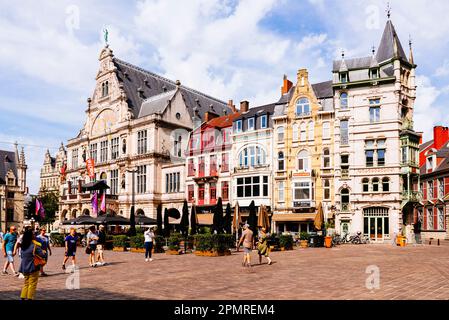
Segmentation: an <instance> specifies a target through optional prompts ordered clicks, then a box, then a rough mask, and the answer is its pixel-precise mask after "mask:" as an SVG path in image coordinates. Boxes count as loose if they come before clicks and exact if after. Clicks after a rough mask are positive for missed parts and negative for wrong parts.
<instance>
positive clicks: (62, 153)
mask: <svg viewBox="0 0 449 320" xmlns="http://www.w3.org/2000/svg"><path fill="white" fill-rule="evenodd" d="M66 163H67V152H66V150H65V148H64V144H63V143H61V146H60V147H59V150H58V152H57V153H56V155H55V157H52V156H51V154H50V151H49V150H47V152H46V153H45V158H44V163H43V165H42V168H41V174H40V186H39V196H41V195H43V194H45V193H47V192H53V193H56V194H58V193H59V188H60V185H61V171H64V170H65V169H64V168H65V167H64V166H65V165H66Z"/></svg>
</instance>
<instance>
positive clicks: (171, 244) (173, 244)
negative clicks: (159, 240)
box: [168, 233, 183, 251]
mask: <svg viewBox="0 0 449 320" xmlns="http://www.w3.org/2000/svg"><path fill="white" fill-rule="evenodd" d="M182 239H183V237H182V235H181V234H180V233H173V234H172V235H171V236H170V238H168V248H169V249H170V250H176V251H178V250H179V243H180V242H181V241H182Z"/></svg>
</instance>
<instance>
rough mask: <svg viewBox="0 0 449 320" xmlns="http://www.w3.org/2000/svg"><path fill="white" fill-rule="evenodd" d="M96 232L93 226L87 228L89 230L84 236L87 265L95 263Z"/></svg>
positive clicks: (92, 265) (93, 265)
mask: <svg viewBox="0 0 449 320" xmlns="http://www.w3.org/2000/svg"><path fill="white" fill-rule="evenodd" d="M97 241H98V233H97V231H96V230H95V226H91V227H90V228H89V232H88V233H87V236H86V243H87V247H86V253H87V254H88V255H89V266H91V267H96V266H97V264H96V263H95V250H96V249H97Z"/></svg>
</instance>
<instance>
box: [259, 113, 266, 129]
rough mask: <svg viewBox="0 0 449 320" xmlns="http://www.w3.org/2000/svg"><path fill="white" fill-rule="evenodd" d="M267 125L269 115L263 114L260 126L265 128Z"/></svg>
mask: <svg viewBox="0 0 449 320" xmlns="http://www.w3.org/2000/svg"><path fill="white" fill-rule="evenodd" d="M266 127H267V115H266V114H265V115H263V116H261V117H260V128H261V129H265V128H266Z"/></svg>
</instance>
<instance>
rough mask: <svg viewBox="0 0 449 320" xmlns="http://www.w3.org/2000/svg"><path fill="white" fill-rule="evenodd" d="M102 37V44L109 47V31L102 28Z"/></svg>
mask: <svg viewBox="0 0 449 320" xmlns="http://www.w3.org/2000/svg"><path fill="white" fill-rule="evenodd" d="M103 36H104V43H105V44H106V47H107V46H109V44H108V40H109V31H108V29H107V28H103Z"/></svg>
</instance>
